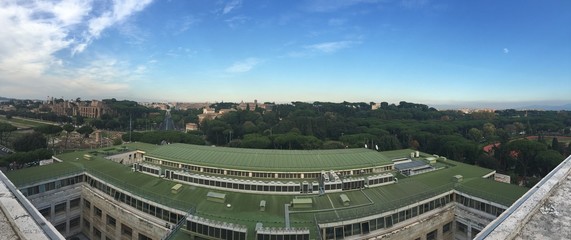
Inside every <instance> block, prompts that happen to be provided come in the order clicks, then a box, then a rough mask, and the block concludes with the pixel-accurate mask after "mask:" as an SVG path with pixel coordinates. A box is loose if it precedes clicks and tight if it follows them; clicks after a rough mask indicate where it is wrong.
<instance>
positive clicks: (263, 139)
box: [240, 133, 272, 149]
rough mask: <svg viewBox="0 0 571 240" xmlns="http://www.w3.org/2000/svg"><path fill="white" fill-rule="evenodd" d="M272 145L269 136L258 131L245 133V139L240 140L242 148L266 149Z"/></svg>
mask: <svg viewBox="0 0 571 240" xmlns="http://www.w3.org/2000/svg"><path fill="white" fill-rule="evenodd" d="M271 145H272V141H270V139H269V138H268V137H267V136H264V135H260V134H257V133H253V134H247V135H244V139H243V140H242V141H241V142H240V147H242V148H257V149H264V148H269V147H270V146H271Z"/></svg>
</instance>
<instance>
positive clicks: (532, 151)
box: [507, 139, 547, 181]
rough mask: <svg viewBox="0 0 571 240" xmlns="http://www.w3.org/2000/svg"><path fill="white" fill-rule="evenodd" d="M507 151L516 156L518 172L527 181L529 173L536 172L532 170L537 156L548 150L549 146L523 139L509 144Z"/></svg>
mask: <svg viewBox="0 0 571 240" xmlns="http://www.w3.org/2000/svg"><path fill="white" fill-rule="evenodd" d="M507 149H508V151H510V152H511V153H512V155H514V156H515V160H516V165H515V169H516V171H517V172H518V173H519V174H520V176H522V178H523V180H524V181H526V178H527V176H528V173H533V172H534V170H533V169H532V168H533V163H534V162H535V161H536V157H537V155H538V154H539V153H540V152H542V151H545V150H547V146H546V145H545V144H543V143H541V142H537V141H529V140H527V139H523V140H515V141H512V142H510V143H508V147H507Z"/></svg>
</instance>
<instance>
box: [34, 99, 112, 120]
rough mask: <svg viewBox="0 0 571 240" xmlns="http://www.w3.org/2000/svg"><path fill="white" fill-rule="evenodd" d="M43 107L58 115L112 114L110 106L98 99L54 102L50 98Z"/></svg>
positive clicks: (99, 115) (88, 115)
mask: <svg viewBox="0 0 571 240" xmlns="http://www.w3.org/2000/svg"><path fill="white" fill-rule="evenodd" d="M43 107H48V108H49V109H50V110H51V111H52V112H53V113H55V114H57V115H60V116H76V115H80V116H82V117H88V118H100V117H101V115H103V114H113V113H112V110H111V108H110V107H109V106H107V105H106V104H105V103H104V102H102V101H99V100H92V101H80V102H72V101H68V100H65V101H62V102H56V101H54V100H53V99H52V100H51V101H48V103H47V104H45V105H44V106H43Z"/></svg>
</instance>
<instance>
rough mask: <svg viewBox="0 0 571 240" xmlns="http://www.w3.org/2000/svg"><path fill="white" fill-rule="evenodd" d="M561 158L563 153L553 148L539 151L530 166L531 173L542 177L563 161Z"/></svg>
mask: <svg viewBox="0 0 571 240" xmlns="http://www.w3.org/2000/svg"><path fill="white" fill-rule="evenodd" d="M563 158H564V157H563V155H561V154H560V153H559V152H557V151H555V150H547V151H541V152H539V153H538V154H537V156H536V157H535V159H534V161H533V163H532V167H530V171H531V174H534V175H538V176H539V177H544V176H545V175H547V174H548V173H549V172H551V170H553V169H554V168H555V167H557V165H559V163H561V161H563Z"/></svg>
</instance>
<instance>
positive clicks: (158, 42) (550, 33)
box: [0, 0, 571, 107]
mask: <svg viewBox="0 0 571 240" xmlns="http://www.w3.org/2000/svg"><path fill="white" fill-rule="evenodd" d="M570 12H571V1H566V0H555V1H523V0H506V1H491V0H489V1H488V0H482V1H431V0H402V1H400V0H393V1H391V0H378V1H377V0H315V1H270V0H266V1H248V0H230V1H210V0H203V1H191V0H171V1H166V0H165V1H158V0H155V1H153V0H123V1H119V0H105V1H102V0H61V1H59V0H58V1H20V0H7V1H2V2H1V3H0V26H1V27H0V96H5V97H17V98H37V99H45V98H46V97H47V96H55V97H64V98H66V99H72V98H73V99H75V98H77V97H81V98H82V99H101V98H110V97H115V98H117V99H131V100H139V101H191V102H198V101H200V102H203V101H210V102H214V101H235V102H239V101H241V100H244V101H252V100H253V99H258V100H259V101H275V102H291V101H333V102H341V101H365V102H370V101H373V102H380V101H388V102H399V101H409V102H419V103H426V104H436V105H465V106H481V107H493V106H500V105H501V104H505V103H507V104H512V105H514V104H515V105H517V104H536V103H540V104H565V103H571V91H570V90H571V27H569V26H571V14H570Z"/></svg>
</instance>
